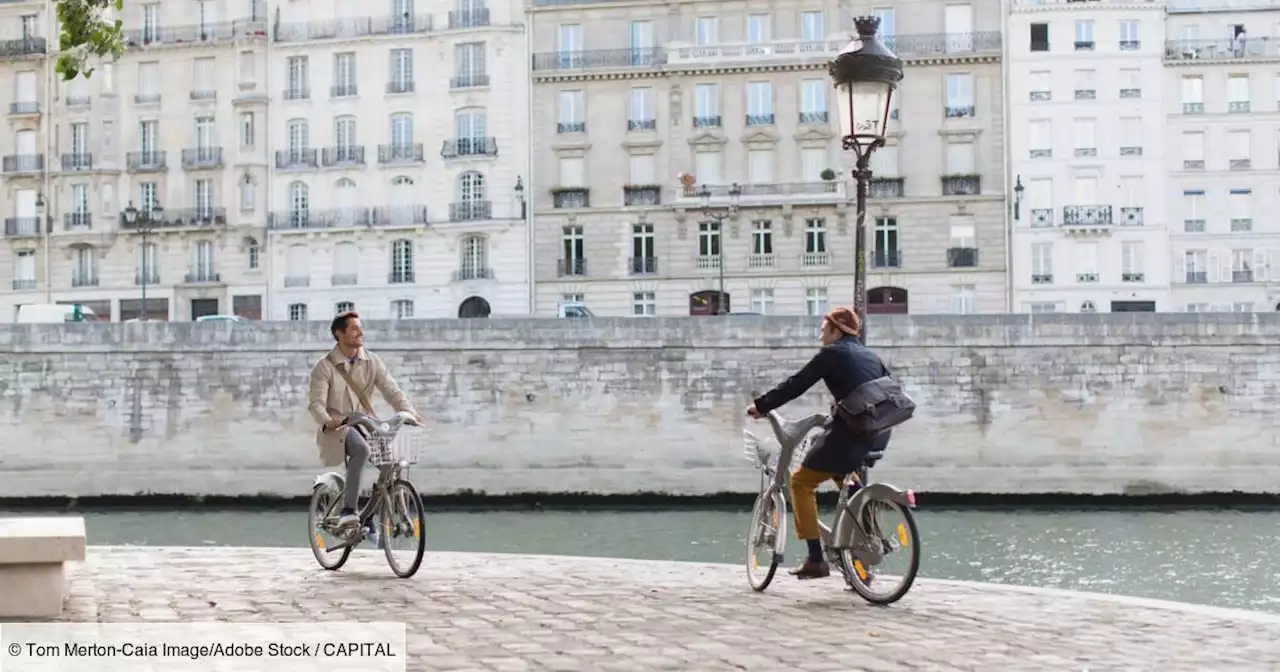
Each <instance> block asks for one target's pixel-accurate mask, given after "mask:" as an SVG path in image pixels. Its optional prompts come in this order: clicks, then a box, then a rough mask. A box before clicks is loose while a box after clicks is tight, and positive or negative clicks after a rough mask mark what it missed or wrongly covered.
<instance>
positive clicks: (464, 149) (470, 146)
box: [440, 138, 498, 159]
mask: <svg viewBox="0 0 1280 672" xmlns="http://www.w3.org/2000/svg"><path fill="white" fill-rule="evenodd" d="M497 155H498V141H497V140H495V139H494V138H456V139H454V140H445V141H444V146H442V147H441V148H440V156H442V157H444V158H446V159H458V158H463V157H468V156H497Z"/></svg>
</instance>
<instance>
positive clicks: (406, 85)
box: [387, 79, 416, 93]
mask: <svg viewBox="0 0 1280 672" xmlns="http://www.w3.org/2000/svg"><path fill="white" fill-rule="evenodd" d="M415 88H416V87H415V85H414V82H413V80H412V79H399V80H394V79H393V80H391V81H390V82H387V93H413V92H414V90H415Z"/></svg>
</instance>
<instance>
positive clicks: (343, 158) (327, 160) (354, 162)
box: [320, 145, 364, 167]
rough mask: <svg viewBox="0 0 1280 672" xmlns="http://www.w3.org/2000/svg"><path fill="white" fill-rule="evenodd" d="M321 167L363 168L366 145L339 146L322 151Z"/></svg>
mask: <svg viewBox="0 0 1280 672" xmlns="http://www.w3.org/2000/svg"><path fill="white" fill-rule="evenodd" d="M320 165H322V166H325V167H331V166H363V165H364V145H338V146H336V147H326V148H324V149H322V150H320Z"/></svg>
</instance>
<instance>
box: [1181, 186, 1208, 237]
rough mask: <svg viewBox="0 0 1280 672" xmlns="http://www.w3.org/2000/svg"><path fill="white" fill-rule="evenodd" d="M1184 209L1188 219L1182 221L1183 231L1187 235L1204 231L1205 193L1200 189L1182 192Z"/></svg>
mask: <svg viewBox="0 0 1280 672" xmlns="http://www.w3.org/2000/svg"><path fill="white" fill-rule="evenodd" d="M1182 209H1183V211H1185V212H1186V213H1187V214H1186V217H1185V218H1184V219H1183V221H1182V230H1183V231H1185V232H1186V233H1200V232H1203V231H1204V216H1205V206H1204V192H1203V191H1201V190H1199V189H1187V190H1184V191H1183V192H1182Z"/></svg>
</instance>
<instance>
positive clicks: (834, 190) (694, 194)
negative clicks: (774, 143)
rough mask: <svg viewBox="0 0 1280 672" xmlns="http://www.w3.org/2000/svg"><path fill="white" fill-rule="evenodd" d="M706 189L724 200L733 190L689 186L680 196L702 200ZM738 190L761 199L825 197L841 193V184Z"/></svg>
mask: <svg viewBox="0 0 1280 672" xmlns="http://www.w3.org/2000/svg"><path fill="white" fill-rule="evenodd" d="M704 186H705V187H706V189H707V191H708V192H710V194H711V198H724V197H726V196H728V195H729V190H730V189H732V188H733V187H731V186H730V185H727V184H713V185H701V184H696V185H689V186H687V187H682V188H681V190H680V192H679V194H680V195H681V196H682V197H684V198H700V196H699V194H698V192H699V191H700V190H701V189H702V188H703V187H704ZM738 189H740V190H741V193H740V194H739V196H742V197H761V196H806V195H815V196H817V195H825V194H839V193H840V192H841V183H839V182H836V181H834V180H832V181H829V182H826V181H824V182H779V183H775V184H740V185H738Z"/></svg>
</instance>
